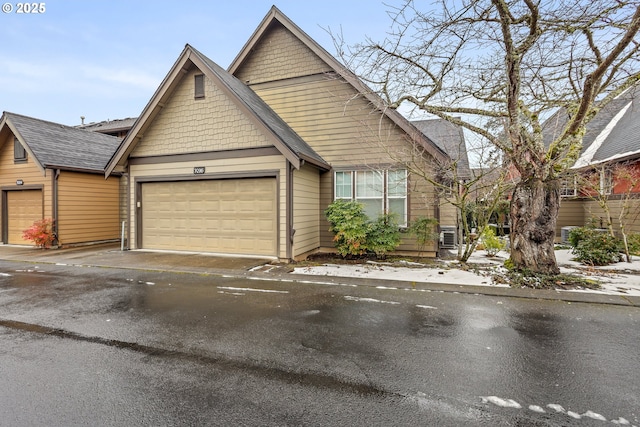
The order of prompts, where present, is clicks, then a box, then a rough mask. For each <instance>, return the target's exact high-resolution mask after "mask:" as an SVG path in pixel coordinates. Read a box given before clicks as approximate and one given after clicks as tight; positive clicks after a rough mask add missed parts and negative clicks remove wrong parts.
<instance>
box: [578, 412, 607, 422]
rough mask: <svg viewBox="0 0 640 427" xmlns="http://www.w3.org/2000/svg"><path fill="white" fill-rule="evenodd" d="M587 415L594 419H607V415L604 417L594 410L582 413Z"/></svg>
mask: <svg viewBox="0 0 640 427" xmlns="http://www.w3.org/2000/svg"><path fill="white" fill-rule="evenodd" d="M582 415H583V416H585V417H589V418H593V419H594V420H598V421H607V419H606V418H605V417H603V416H602V415H600V414H597V413H595V412H593V411H587V412H585V413H584V414H582Z"/></svg>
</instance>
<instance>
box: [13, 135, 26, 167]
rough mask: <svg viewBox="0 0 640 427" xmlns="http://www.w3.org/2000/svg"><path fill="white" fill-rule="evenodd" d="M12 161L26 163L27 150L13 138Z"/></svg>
mask: <svg viewBox="0 0 640 427" xmlns="http://www.w3.org/2000/svg"><path fill="white" fill-rule="evenodd" d="M13 160H14V161H16V162H26V161H27V150H25V149H24V147H23V146H22V144H20V141H18V138H13Z"/></svg>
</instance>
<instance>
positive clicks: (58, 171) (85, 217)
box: [0, 112, 120, 245]
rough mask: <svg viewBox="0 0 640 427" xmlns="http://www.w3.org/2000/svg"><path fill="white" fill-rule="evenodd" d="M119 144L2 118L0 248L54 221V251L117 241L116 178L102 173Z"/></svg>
mask: <svg viewBox="0 0 640 427" xmlns="http://www.w3.org/2000/svg"><path fill="white" fill-rule="evenodd" d="M119 143H120V140H119V139H118V138H115V137H112V136H107V135H103V134H99V133H95V132H88V131H85V130H81V129H77V128H74V127H70V126H64V125H61V124H58V123H52V122H47V121H44V120H39V119H34V118H31V117H26V116H22V115H19V114H13V113H9V112H4V113H3V115H2V117H1V118H0V191H1V195H2V197H1V208H0V222H1V227H2V243H5V244H7V243H10V244H27V243H30V242H28V241H25V240H23V238H22V232H23V230H25V229H27V228H29V227H30V226H31V225H32V224H33V222H35V221H37V220H41V219H43V218H51V219H53V220H54V231H55V232H56V234H57V240H58V244H59V245H73V244H84V243H89V242H101V241H109V240H117V239H118V238H119V237H120V233H119V223H120V221H119V202H118V199H119V197H118V193H119V185H118V183H119V179H120V178H119V177H118V176H114V177H108V178H107V179H106V180H105V175H104V168H105V165H106V164H107V161H108V160H109V159H110V158H111V156H112V155H113V152H114V151H115V150H116V148H117V147H118V145H119Z"/></svg>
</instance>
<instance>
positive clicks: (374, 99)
mask: <svg viewBox="0 0 640 427" xmlns="http://www.w3.org/2000/svg"><path fill="white" fill-rule="evenodd" d="M275 24H280V25H282V26H283V27H285V28H286V29H287V30H288V31H290V32H291V33H292V34H293V35H294V36H295V37H297V38H298V39H299V40H300V41H301V42H302V43H303V44H304V45H305V46H307V48H309V49H310V50H311V51H312V52H313V53H314V54H315V55H317V56H318V57H319V58H320V59H321V60H323V61H324V62H325V63H326V64H327V65H328V66H329V67H330V68H331V69H332V70H333V71H334V72H335V73H337V74H338V75H339V76H340V77H341V78H343V79H344V80H345V81H346V82H347V83H349V84H350V85H351V86H353V87H354V88H355V89H356V90H357V91H358V93H360V94H361V95H362V96H364V97H365V98H366V99H367V100H368V101H369V102H371V104H373V105H374V106H375V107H376V108H377V109H378V110H379V111H380V112H381V113H382V114H383V115H385V116H387V117H388V118H389V119H390V120H391V121H392V122H393V123H395V124H396V125H397V126H398V127H400V128H401V129H402V130H403V131H404V132H405V133H406V134H407V135H408V136H409V138H411V139H412V140H413V141H414V142H416V143H419V144H421V145H423V146H424V147H425V149H426V151H427V152H428V153H429V154H431V155H432V156H434V157H435V158H436V159H438V160H439V161H446V160H449V159H447V157H448V156H447V154H446V153H445V151H443V150H442V149H441V147H439V146H438V145H437V144H435V143H434V142H433V141H431V140H430V139H429V138H428V136H426V135H424V134H423V133H422V132H420V131H418V130H417V129H416V128H415V127H414V126H413V125H412V124H411V123H410V122H409V120H407V119H406V118H405V117H404V116H402V115H401V114H400V113H398V112H397V111H396V110H395V109H392V108H389V107H388V106H387V105H385V103H384V101H383V100H382V98H380V96H378V95H377V94H376V93H374V92H373V91H372V90H371V89H370V88H369V87H367V85H365V84H364V83H363V82H362V81H361V80H360V79H359V78H358V77H357V76H356V75H355V74H354V73H353V72H351V71H350V70H348V69H347V68H346V67H345V66H344V65H342V64H341V63H340V62H339V61H338V60H337V59H335V58H334V57H333V56H332V55H331V54H330V53H329V52H327V51H326V50H325V49H324V48H323V47H322V46H320V45H319V44H318V43H317V42H316V41H315V40H313V39H312V38H311V37H309V36H308V35H307V34H306V33H305V32H304V31H302V30H301V29H300V28H299V27H298V26H297V25H296V24H295V23H293V21H291V20H290V19H289V18H288V17H287V16H286V15H284V14H283V13H282V12H281V11H280V10H279V9H278V8H277V7H275V6H272V7H271V9H270V10H269V12H268V13H267V15H266V16H265V17H264V19H263V20H262V22H261V23H260V25H258V28H256V30H255V31H254V33H253V34H252V35H251V37H250V38H249V40H248V41H247V43H246V44H245V45H244V47H243V48H242V49H241V50H240V53H238V55H237V56H236V58H235V59H234V60H233V61H232V63H231V65H230V66H229V68H228V71H229V72H230V73H231V74H235V73H236V72H237V71H238V70H239V69H240V67H241V66H242V64H243V63H244V62H245V60H247V58H248V57H249V55H250V54H251V51H252V50H253V49H254V48H255V47H256V45H257V44H258V43H259V42H260V40H261V39H262V37H263V36H264V35H265V33H266V32H267V31H268V30H269V28H270V27H271V26H272V25H275Z"/></svg>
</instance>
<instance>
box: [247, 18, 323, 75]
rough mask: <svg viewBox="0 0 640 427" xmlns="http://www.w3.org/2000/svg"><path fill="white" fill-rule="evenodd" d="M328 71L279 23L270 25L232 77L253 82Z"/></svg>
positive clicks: (321, 62) (315, 56)
mask: <svg viewBox="0 0 640 427" xmlns="http://www.w3.org/2000/svg"><path fill="white" fill-rule="evenodd" d="M328 71H331V68H330V67H329V66H328V65H327V64H326V63H325V62H324V61H322V60H321V59H320V58H319V57H318V56H317V55H315V54H314V53H313V52H311V51H310V50H309V48H308V47H307V46H305V45H304V43H302V42H301V41H300V40H299V39H298V38H297V37H296V36H294V35H293V34H292V33H291V32H290V31H289V30H287V29H286V28H284V27H283V26H282V25H280V24H279V23H274V24H272V26H271V28H269V30H268V31H266V32H265V33H264V34H263V36H262V39H261V40H260V43H259V44H258V45H257V46H256V47H255V49H254V50H253V51H252V52H251V55H250V56H249V57H248V58H247V59H246V61H245V63H244V64H243V65H242V67H241V68H240V69H238V70H237V71H236V77H238V79H240V81H242V82H245V83H248V84H255V83H262V82H266V81H274V80H285V79H289V78H292V77H297V76H301V75H311V74H318V73H324V72H328Z"/></svg>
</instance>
